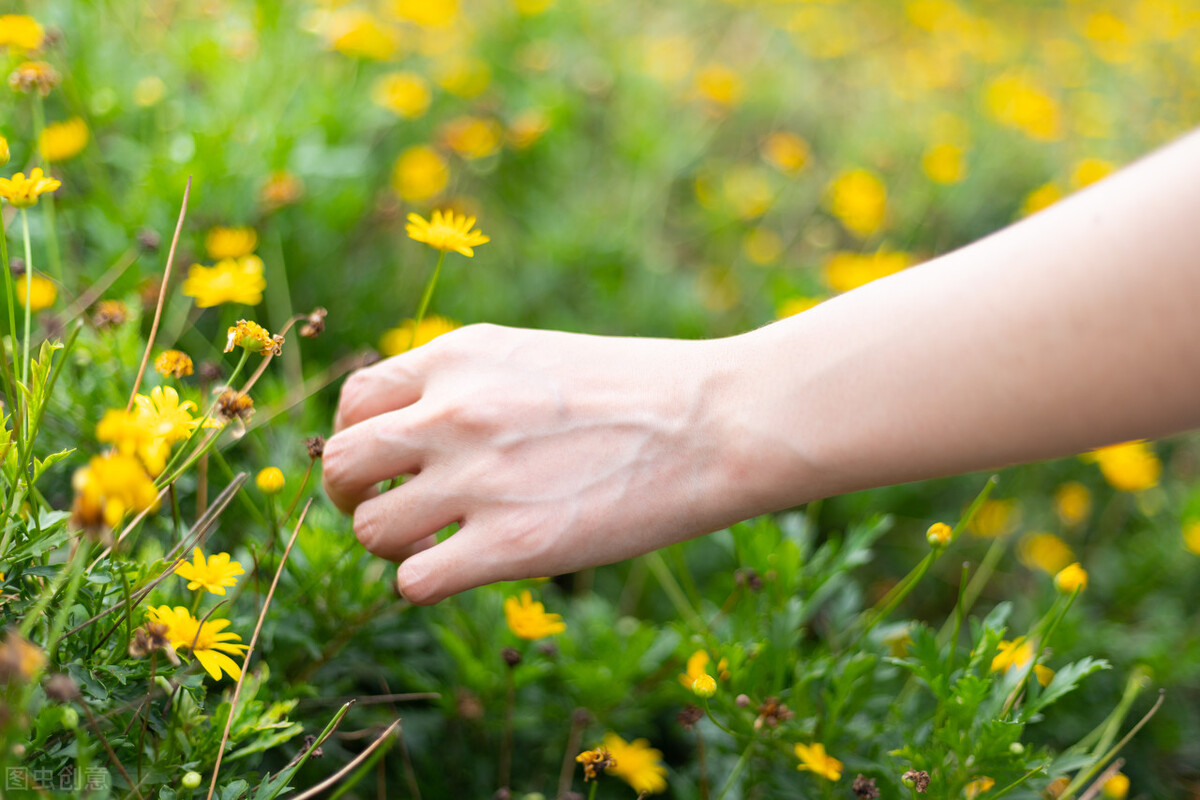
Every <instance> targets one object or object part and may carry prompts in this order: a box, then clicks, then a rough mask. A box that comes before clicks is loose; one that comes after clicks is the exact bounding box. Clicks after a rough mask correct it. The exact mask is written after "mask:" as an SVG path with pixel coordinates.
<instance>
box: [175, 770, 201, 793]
mask: <svg viewBox="0 0 1200 800" xmlns="http://www.w3.org/2000/svg"><path fill="white" fill-rule="evenodd" d="M201 780H203V778H202V777H201V776H200V773H199V772H194V771H192V772H187V773H184V776H183V780H181V781H180V783H181V784H182V785H183V788H185V789H195V788H197V787H198V786H200V781H201Z"/></svg>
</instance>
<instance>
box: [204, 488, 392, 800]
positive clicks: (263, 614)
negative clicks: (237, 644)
mask: <svg viewBox="0 0 1200 800" xmlns="http://www.w3.org/2000/svg"><path fill="white" fill-rule="evenodd" d="M310 508H312V500H311V499H310V500H309V501H308V503H306V504H305V506H304V510H303V511H301V512H300V518H299V519H298V520H296V528H295V530H293V531H292V538H291V539H289V540H288V543H287V547H286V548H284V550H283V557H282V558H280V559H279V567H278V569H276V570H275V577H274V578H273V579H272V580H271V588H270V589H268V590H267V599H266V600H264V601H263V607H262V611H260V612H259V614H258V624H256V625H255V626H254V633H253V634H252V635H251V636H250V645H249V646H248V647H247V648H246V657H245V658H244V659H242V674H241V675H240V676H238V681H237V686H235V687H233V698H232V699H231V700H230V702H229V717H228V718H227V719H226V720H225V732H224V733H222V734H221V744H220V746H219V747H217V763H216V764H214V765H213V774H212V781H211V782H209V784H208V795H207V796H206V800H212V796H213V792H215V791H216V790H217V776H218V775H219V774H220V772H221V759H222V757H223V756H224V755H225V743H226V742H228V741H229V731H230V729H231V728H232V727H233V715H234V714H235V713H236V712H237V704H238V697H239V696H240V695H241V693H242V684H243V683H245V681H246V673H247V672H248V671H249V668H250V657H251V656H252V655H254V647H255V645H257V644H258V634H259V633H260V632H261V631H262V626H263V621H264V620H265V619H266V618H267V610H268V609H269V608H270V607H271V599H272V598H273V597H274V596H275V587H277V586H278V585H279V576H280V575H282V574H283V567H284V565H285V564H287V560H288V555H289V554H291V552H292V545H294V544H295V543H296V537H297V536H299V535H300V529H301V528H302V527H304V518H305V517H307V516H308V510H309V509H310ZM397 724H398V721H397ZM297 800H298V799H297Z"/></svg>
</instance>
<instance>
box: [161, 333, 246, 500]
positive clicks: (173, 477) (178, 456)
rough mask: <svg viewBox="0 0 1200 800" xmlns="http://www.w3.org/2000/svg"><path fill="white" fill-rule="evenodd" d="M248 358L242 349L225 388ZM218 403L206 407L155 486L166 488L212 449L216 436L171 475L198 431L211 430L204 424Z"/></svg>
mask: <svg viewBox="0 0 1200 800" xmlns="http://www.w3.org/2000/svg"><path fill="white" fill-rule="evenodd" d="M249 358H250V351H249V350H245V349H243V350H242V357H241V359H239V360H238V363H237V367H236V368H235V369H234V370H233V374H232V375H230V376H229V380H228V381H227V384H226V385H227V386H229V387H230V388H233V384H234V382H235V381H236V380H237V378H238V376H239V375H241V374H242V369H243V368H244V367H245V366H246V361H247V360H248V359H249ZM235 391H236V390H235ZM218 402H220V398H218V399H217V400H214V401H213V402H212V404H211V405H210V406H209V407H208V411H207V412H205V414H204V416H203V417H201V418H200V424H199V425H197V426H196V427H195V429H194V430H193V431H192V433H191V435H190V436H188V438H187V440H186V441H185V442H184V443H183V447H180V448H179V449H178V450H177V451H175V455H173V456H171V460H170V461H168V462H167V465H166V466H165V467H163V471H162V473H161V474H160V475H159V479H158V480H157V481H155V486H157V487H158V488H162V487H163V486H166V485H167V484H168V483H173V482H174V481H175V480H176V479H177V478H178V477H179V476H180V475H182V474H183V472H184V470H186V469H187V468H188V467H189V466H191V465H192V464H193V463H194V462H195V461H197V460H198V459H199V458H200V456H202V455H204V454H205V453H207V452H208V450H209V448H211V447H212V444H213V442H215V441H216V440H217V437H216V436H214V437H212V439H210V440H209V443H208V445H207V446H205V447H204V448H202V449H201V450H199V451H197V452H196V453H194V454H192V456H191V457H190V458H189V459H188V461H187V462H186V463H185V464H184V465H183V466H182V467H181V468H180V469H178V470H176V471H175V473H174V474H172V472H171V468H172V467H174V466H175V465H176V464H177V463H179V459H181V458H183V454H184V453H186V452H187V449H188V448H189V447H190V446H191V444H192V442H193V441H195V439H196V437H197V436H199V435H200V431H202V430H211V429H210V428H205V427H204V423H206V422H208V421H209V420H210V419H212V415H213V411H214V410H216V408H217V403H218ZM163 475H170V476H171V477H170V478H168V479H167V480H165V481H164V480H162V476H163Z"/></svg>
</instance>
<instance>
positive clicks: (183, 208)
mask: <svg viewBox="0 0 1200 800" xmlns="http://www.w3.org/2000/svg"><path fill="white" fill-rule="evenodd" d="M191 193H192V176H191V175H188V179H187V186H185V187H184V188H183V203H182V204H181V205H180V207H179V221H178V222H176V223H175V235H174V236H173V237H171V249H170V251H169V252H168V253H167V266H166V268H165V269H164V270H163V278H162V285H161V286H159V288H158V305H157V306H156V307H155V308H154V322H153V323H152V324H151V325H150V338H148V339H147V340H146V352H145V353H143V354H142V365H141V366H140V367H138V374H137V378H136V379H135V380H134V382H133V391H132V392H130V393H129V404H128V405H126V406H125V410H126V411H130V410H132V409H133V398H135V397H137V392H138V389H140V388H141V386H142V377H143V376H144V375H145V374H146V364H147V363H149V361H150V351H151V350H152V349H153V348H154V337H155V336H158V324H159V322H161V321H162V310H163V305H164V304H165V303H166V301H167V287H168V286H170V284H171V267H172V266H173V265H174V264H175V246H176V245H178V244H179V234H180V232H181V231H182V230H183V219H184V217H186V216H187V207H188V197H189V196H190V195H191Z"/></svg>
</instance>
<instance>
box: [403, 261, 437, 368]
mask: <svg viewBox="0 0 1200 800" xmlns="http://www.w3.org/2000/svg"><path fill="white" fill-rule="evenodd" d="M445 260H446V251H445V250H443V251H442V252H441V254H440V255H439V256H438V260H437V265H436V266H435V267H434V268H433V274H432V275H430V276H429V282H428V283H426V284H425V292H424V293H423V294H422V295H421V304H420V305H419V306H417V316H416V317H414V318H413V327H412V336H410V337H409V338H408V349H409V350H412V349H413V348H414V347H416V345H417V329H418V328H420V327H421V320H423V319H424V318H425V310H426V309H427V308H429V301H430V300H432V299H433V287H434V286H437V281H438V276H439V275H441V274H442V262H444V261H445Z"/></svg>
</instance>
